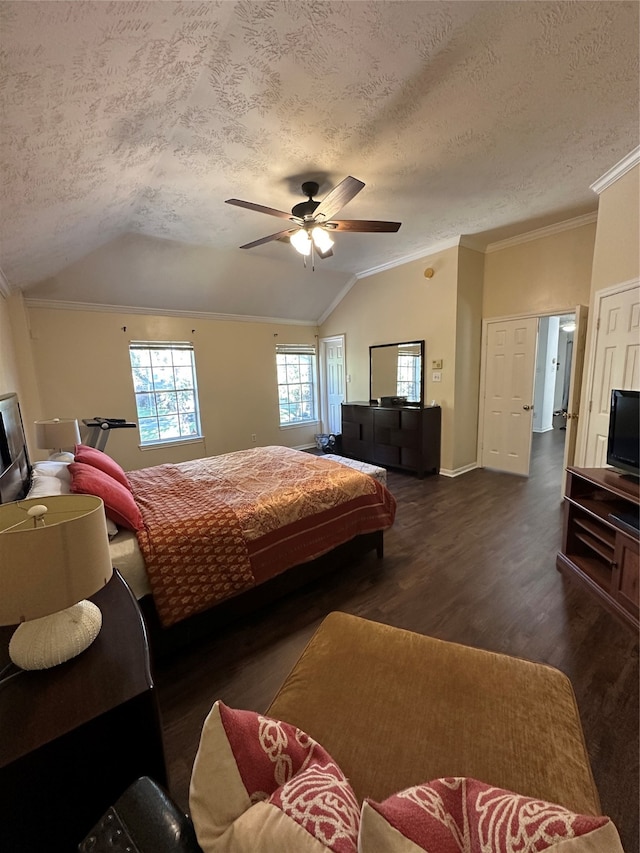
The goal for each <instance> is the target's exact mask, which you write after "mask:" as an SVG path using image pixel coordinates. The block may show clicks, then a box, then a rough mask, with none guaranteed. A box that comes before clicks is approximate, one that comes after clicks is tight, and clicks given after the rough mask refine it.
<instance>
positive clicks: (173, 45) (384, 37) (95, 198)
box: [0, 0, 639, 320]
mask: <svg viewBox="0 0 640 853" xmlns="http://www.w3.org/2000/svg"><path fill="white" fill-rule="evenodd" d="M638 9H639V4H638V3H637V2H630V3H627V2H604V0H601V2H531V0H527V1H526V2H459V0H456V2H417V0H409V2H403V0H398V2H389V3H387V2H382V0H374V2H365V0H356V2H328V0H322V2H314V0H290V2H276V0H260V2H220V3H218V2H150V3H146V2H82V0H73V2H22V0H20V1H19V2H10V0H3V2H2V3H0V38H1V63H2V65H1V69H0V71H1V89H0V98H1V107H2V117H1V118H2V127H1V129H0V143H1V146H0V148H1V150H0V154H1V158H2V167H1V168H2V185H1V186H2V190H1V192H2V196H1V200H2V221H1V226H0V228H1V230H0V268H1V269H2V272H3V273H4V276H5V277H6V280H7V281H8V283H9V286H10V287H20V288H22V289H23V290H25V292H26V293H27V295H31V296H38V297H40V298H47V297H48V298H54V299H61V300H75V301H87V302H99V303H108V304H118V305H130V306H140V307H149V308H154V307H156V308H163V309H167V310H171V309H181V310H194V311H195V310H198V311H210V312H217V313H231V314H250V315H254V316H258V315H259V316H263V315H264V316H277V317H282V318H290V319H298V320H315V319H317V318H318V317H320V316H321V315H322V313H323V311H325V310H326V308H327V307H328V306H329V305H330V304H331V302H332V301H333V300H335V299H336V297H337V296H338V295H339V293H340V292H341V290H342V289H343V288H344V287H345V286H346V285H347V284H348V283H349V282H350V281H352V280H353V276H354V275H358V274H361V273H363V272H366V271H368V270H371V269H375V268H376V267H379V266H381V265H385V264H389V263H393V262H397V261H400V260H401V259H403V258H413V257H417V256H419V255H418V253H421V252H422V253H424V254H426V253H427V252H428V251H429V249H430V248H431V247H437V246H439V245H442V244H443V243H445V242H447V241H451V240H452V239H454V238H455V237H457V236H458V235H476V236H478V239H479V240H480V241H481V240H482V238H483V235H485V237H484V238H485V242H486V240H487V239H491V240H495V239H499V238H502V237H507V236H511V235H513V234H515V233H519V232H523V231H527V230H531V228H534V227H540V226H542V225H546V224H549V223H552V222H559V221H562V220H564V219H567V218H569V217H571V216H575V215H579V214H582V213H586V212H588V211H593V210H595V209H596V206H597V197H596V196H595V195H594V193H593V192H592V191H591V190H590V189H589V185H590V184H591V183H592V182H593V181H595V180H596V179H597V178H599V177H600V176H601V175H602V174H603V173H604V172H606V171H607V170H608V169H610V168H611V167H612V166H613V165H614V164H615V163H617V162H618V161H619V160H620V159H621V158H622V157H624V156H625V155H626V154H628V153H629V152H630V151H631V150H632V149H634V148H635V147H636V146H637V145H638V126H639V116H638V99H639V93H638V81H639V69H638ZM346 175H354V176H355V177H357V178H359V179H361V180H362V181H364V182H365V184H366V186H365V188H364V189H363V190H362V192H361V193H360V194H359V195H358V196H357V197H356V198H355V199H353V201H351V202H350V203H349V204H348V205H347V206H346V207H345V208H344V209H343V210H342V211H341V213H340V216H342V217H343V218H349V219H390V220H397V221H401V222H402V223H403V224H402V227H401V229H400V231H399V232H398V233H397V234H349V233H341V234H337V235H335V240H336V246H335V247H334V252H335V254H334V257H333V258H330V259H327V260H323V261H318V262H317V264H316V271H315V272H314V273H312V272H311V270H310V269H307V270H304V269H303V266H302V259H301V257H300V256H299V255H298V254H297V253H296V252H294V250H293V249H292V248H291V247H290V246H288V245H285V244H282V243H279V242H274V243H269V244H266V245H263V246H260V247H258V248H255V249H251V250H240V249H239V248H238V246H240V245H241V244H243V243H246V242H249V241H252V240H255V239H258V238H260V237H263V236H266V235H268V234H271V233H274V232H276V231H279V230H281V228H283V227H286V224H284V225H283V220H282V219H276V218H275V217H271V216H266V215H264V214H261V213H257V212H252V211H248V210H244V209H239V208H232V207H230V206H229V205H225V204H224V200H225V199H227V198H230V197H235V198H241V199H246V200H249V201H252V202H257V203H259V204H263V205H267V206H270V207H274V208H277V209H280V210H286V211H288V210H290V209H291V207H292V206H293V204H295V203H297V202H298V201H302V200H303V196H302V194H301V192H300V184H301V183H302V181H303V180H306V179H315V180H317V181H318V182H319V183H320V192H319V194H318V197H319V198H322V197H323V196H324V195H326V193H327V192H328V191H329V189H330V188H331V187H332V186H334V185H335V184H337V183H338V182H339V181H340V180H341V179H342V178H344V177H345V176H346ZM109 259H114V261H117V263H115V267H114V268H115V269H116V270H117V275H116V274H115V273H112V274H110V273H109V269H110V262H109ZM176 277H178V279H179V281H178V282H176ZM177 284H178V285H179V286H176V285H177Z"/></svg>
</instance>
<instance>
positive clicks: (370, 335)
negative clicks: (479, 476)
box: [321, 247, 482, 471]
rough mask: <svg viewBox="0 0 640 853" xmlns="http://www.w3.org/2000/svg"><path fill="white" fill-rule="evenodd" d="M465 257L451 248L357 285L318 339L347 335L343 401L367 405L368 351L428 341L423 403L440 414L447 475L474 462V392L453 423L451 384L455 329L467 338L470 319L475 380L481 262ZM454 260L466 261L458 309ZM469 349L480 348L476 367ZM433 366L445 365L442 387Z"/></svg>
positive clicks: (468, 344) (473, 377)
mask: <svg viewBox="0 0 640 853" xmlns="http://www.w3.org/2000/svg"><path fill="white" fill-rule="evenodd" d="M463 251H464V255H460V250H459V249H458V248H457V247H454V248H451V249H447V250H445V251H442V252H438V253H436V254H434V255H430V256H429V257H428V259H422V260H419V261H412V262H410V263H408V264H404V265H402V266H399V267H394V268H393V269H389V270H384V271H382V272H379V273H377V274H376V275H372V276H369V277H368V278H363V279H360V280H359V281H358V282H357V283H356V284H355V285H354V286H353V287H352V288H351V290H350V291H349V293H348V294H347V295H346V297H345V298H344V299H343V300H342V302H341V303H340V304H339V305H338V306H337V307H336V309H335V311H333V313H332V314H331V316H330V317H329V318H327V320H326V321H325V322H324V324H323V325H322V328H321V336H322V337H328V336H330V335H337V334H345V335H346V347H345V350H346V373H347V374H350V375H351V384H350V385H347V400H348V401H350V402H353V401H356V400H368V399H369V347H370V346H371V345H372V344H384V343H394V342H396V341H412V340H421V339H424V340H425V342H426V344H425V352H426V356H425V360H426V364H425V402H426V403H429V402H430V401H431V400H436V402H437V403H439V404H440V405H441V406H442V450H441V466H442V468H443V469H444V470H447V471H451V470H454V468H455V467H457V466H464V465H468V464H470V463H472V462H473V461H475V458H476V449H475V431H476V423H477V398H478V392H477V387H476V388H475V390H474V391H473V393H474V398H473V401H472V402H470V403H469V404H468V407H465V406H464V405H463V404H462V401H461V400H460V401H459V404H460V406H461V408H460V409H459V410H458V411H459V412H464V415H461V417H460V418H458V417H457V415H456V383H457V382H458V381H460V374H462V373H464V370H463V369H462V368H458V367H457V365H458V361H457V358H458V355H457V347H458V345H459V343H460V341H459V340H457V335H456V329H457V327H458V324H460V329H461V332H462V335H463V337H464V335H465V334H466V333H467V332H468V331H469V328H470V326H471V325H473V321H472V319H471V316H472V314H473V313H474V312H475V314H476V318H475V325H474V328H473V331H472V332H471V333H470V334H469V337H468V338H467V339H465V340H463V349H464V350H465V353H464V356H463V361H465V362H466V368H468V369H469V371H470V372H469V374H468V382H469V383H470V387H472V388H473V386H474V383H476V382H477V381H478V379H477V377H478V376H479V340H480V333H481V325H482V324H481V317H480V311H479V309H480V305H481V299H482V255H479V254H478V253H477V252H470V251H469V250H463ZM467 252H468V254H467ZM459 255H460V256H463V257H464V262H463V264H462V269H463V272H464V275H465V276H469V277H470V278H469V282H468V284H464V285H463V286H462V291H463V293H464V294H465V295H464V297H463V299H462V305H460V304H459V299H460V297H459V293H458V288H459V285H458V281H459ZM427 266H429V267H432V268H433V270H434V272H435V274H434V276H433V278H431V279H427V278H425V277H424V270H425V267H427ZM474 344H477V352H476V355H475V363H474V359H473V356H472V349H473V346H474ZM433 359H442V362H443V368H442V370H441V371H440V373H441V376H442V381H441V382H433V380H432V370H431V361H432V360H433ZM465 381H466V380H465ZM468 387H469V386H467V390H468ZM464 393H465V392H464V390H463V391H461V392H460V395H461V397H464ZM470 411H471V414H470ZM473 412H475V415H474V414H473ZM465 418H466V419H465Z"/></svg>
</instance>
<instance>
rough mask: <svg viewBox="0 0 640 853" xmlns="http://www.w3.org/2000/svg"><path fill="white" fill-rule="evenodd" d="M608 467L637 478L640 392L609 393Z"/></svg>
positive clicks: (639, 446) (639, 443)
mask: <svg viewBox="0 0 640 853" xmlns="http://www.w3.org/2000/svg"><path fill="white" fill-rule="evenodd" d="M607 465H611V466H612V467H613V468H616V469H617V470H618V471H624V472H626V473H627V474H631V475H632V476H633V477H634V478H636V479H637V478H640V391H623V390H618V389H614V390H613V391H612V392H611V411H610V416H609V437H608V441H607Z"/></svg>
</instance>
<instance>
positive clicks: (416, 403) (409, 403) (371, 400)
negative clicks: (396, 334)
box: [369, 339, 425, 407]
mask: <svg viewBox="0 0 640 853" xmlns="http://www.w3.org/2000/svg"><path fill="white" fill-rule="evenodd" d="M411 344H419V345H420V399H419V400H418V401H407V403H404V404H403V405H406V406H414V407H418V406H419V407H424V354H425V342H424V339H423V340H421V341H398V342H397V343H393V344H373V345H372V346H370V347H369V403H377V402H378V398H377V397H374V396H373V393H372V392H373V382H372V379H373V351H374V350H379V349H384V348H385V347H399V346H407V345H411ZM384 396H389V397H392V396H395V395H393V394H388V395H384Z"/></svg>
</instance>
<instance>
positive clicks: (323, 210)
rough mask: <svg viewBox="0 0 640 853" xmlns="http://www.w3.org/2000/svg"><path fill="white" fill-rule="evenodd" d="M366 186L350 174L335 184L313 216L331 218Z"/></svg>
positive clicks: (324, 218)
mask: <svg viewBox="0 0 640 853" xmlns="http://www.w3.org/2000/svg"><path fill="white" fill-rule="evenodd" d="M363 187H364V183H363V182H362V181H359V180H358V179H357V178H352V177H351V175H349V176H348V177H347V178H345V179H344V181H340V183H339V184H338V185H337V186H335V187H334V188H333V189H332V190H331V192H330V193H329V195H328V196H326V197H325V198H323V199H322V201H321V202H320V204H319V205H318V207H317V208H316V209H315V210H314V212H313V218H314V219H318V217H320V219H323V220H324V221H325V222H326V221H327V220H328V219H331V217H332V216H335V214H336V213H337V212H338V211H339V210H342V208H343V207H344V206H345V204H347V202H349V201H351V199H352V198H354V197H355V196H357V195H358V193H359V192H360V190H361V189H362V188H363Z"/></svg>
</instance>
